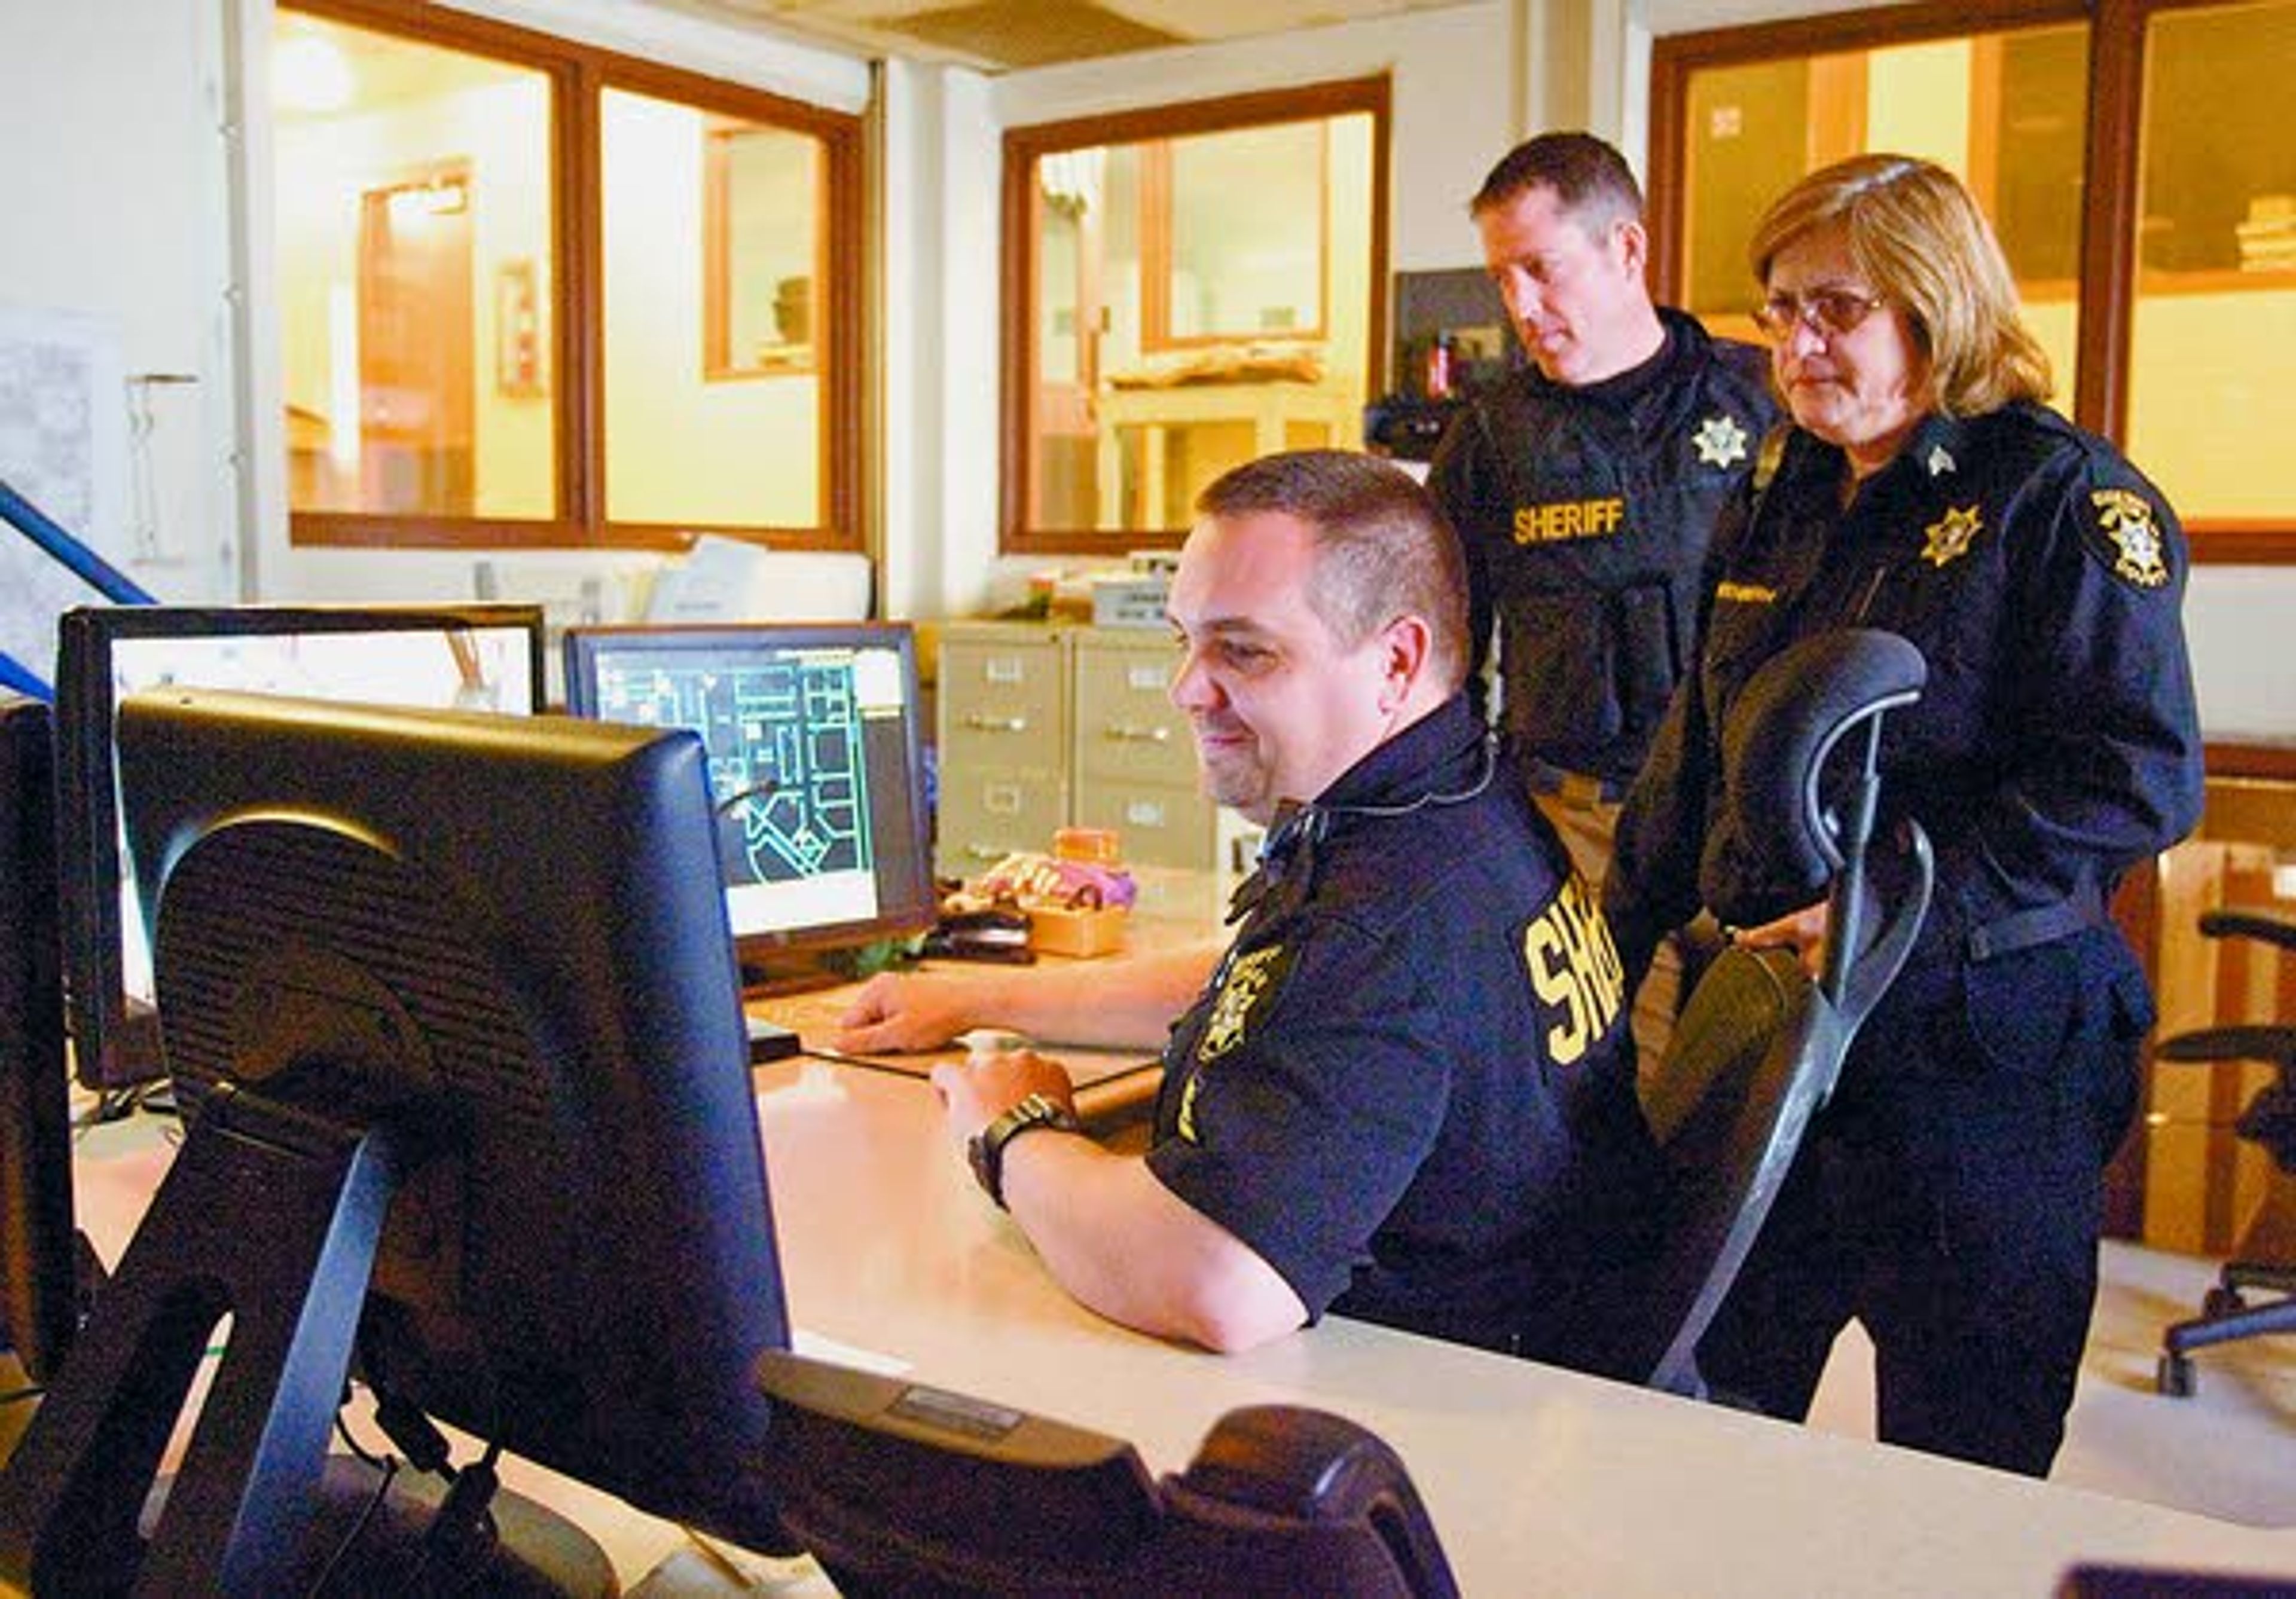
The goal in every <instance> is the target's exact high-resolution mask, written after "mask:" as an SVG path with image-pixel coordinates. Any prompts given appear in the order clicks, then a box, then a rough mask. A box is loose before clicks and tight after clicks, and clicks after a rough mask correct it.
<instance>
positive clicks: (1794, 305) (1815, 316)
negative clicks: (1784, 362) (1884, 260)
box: [1754, 289, 1888, 344]
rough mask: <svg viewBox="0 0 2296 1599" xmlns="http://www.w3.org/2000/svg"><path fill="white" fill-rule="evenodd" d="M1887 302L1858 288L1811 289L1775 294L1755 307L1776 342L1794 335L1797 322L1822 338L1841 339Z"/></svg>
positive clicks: (1758, 318) (1757, 317) (1756, 319)
mask: <svg viewBox="0 0 2296 1599" xmlns="http://www.w3.org/2000/svg"><path fill="white" fill-rule="evenodd" d="M1887 303H1888V302H1887V301H1885V300H1883V299H1882V297H1881V296H1880V295H1878V294H1862V293H1860V292H1858V291H1857V290H1855V289H1812V290H1811V291H1809V292H1808V293H1807V294H1786V293H1777V294H1773V295H1771V296H1770V297H1769V299H1766V300H1764V301H1763V302H1762V303H1761V304H1760V305H1759V306H1756V307H1754V321H1755V322H1756V323H1757V324H1759V325H1760V327H1761V330H1762V332H1764V333H1765V334H1767V336H1768V338H1769V339H1770V341H1771V342H1772V343H1774V344H1784V342H1785V341H1786V340H1789V339H1791V338H1792V337H1793V333H1794V329H1795V328H1796V327H1798V326H1800V327H1807V328H1808V329H1809V331H1810V332H1813V333H1816V335H1817V336H1818V337H1819V338H1821V339H1839V338H1841V337H1842V336H1843V335H1844V334H1847V333H1850V332H1856V331H1857V324H1859V323H1861V322H1864V321H1865V320H1866V317H1868V316H1872V315H1873V314H1874V312H1876V311H1878V310H1880V309H1881V308H1882V306H1883V305H1885V304H1887Z"/></svg>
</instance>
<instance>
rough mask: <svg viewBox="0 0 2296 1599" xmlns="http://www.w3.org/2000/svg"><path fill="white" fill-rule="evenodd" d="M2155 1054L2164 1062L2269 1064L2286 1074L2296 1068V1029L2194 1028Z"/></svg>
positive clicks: (2268, 1025) (2270, 1025) (2278, 1025)
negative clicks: (2261, 1062) (2252, 1062)
mask: <svg viewBox="0 0 2296 1599" xmlns="http://www.w3.org/2000/svg"><path fill="white" fill-rule="evenodd" d="M2153 1054H2155V1055H2157V1056H2158V1057H2159V1058H2160V1059H2161V1060H2164V1061H2269V1062H2276V1063H2277V1064H2278V1065H2279V1066H2280V1068H2281V1070H2287V1069H2288V1068H2289V1067H2291V1066H2296V1027H2291V1026H2289V1025H2287V1024H2286V1023H2283V1022H2257V1023H2253V1024H2251V1025H2248V1026H2235V1027H2202V1028H2194V1029H2193V1030H2192V1031H2190V1032H2185V1033H2177V1034H2176V1035H2175V1036H2174V1037H2168V1038H2163V1039H2161V1043H2160V1046H2159V1047H2158V1048H2157V1049H2155V1050H2154V1051H2153Z"/></svg>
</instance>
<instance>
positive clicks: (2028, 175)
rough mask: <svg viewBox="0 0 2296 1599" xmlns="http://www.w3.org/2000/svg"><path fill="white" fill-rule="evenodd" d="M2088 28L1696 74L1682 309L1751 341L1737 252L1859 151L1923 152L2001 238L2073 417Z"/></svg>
mask: <svg viewBox="0 0 2296 1599" xmlns="http://www.w3.org/2000/svg"><path fill="white" fill-rule="evenodd" d="M2086 95H2087V27H2086V26H2085V25H2083V24H2079V23H2073V24H2067V25H2061V26H2050V27H2042V28H2030V29H2013V30H2008V31H2004V32H1998V33H1985V34H1966V35H1961V36H1957V37H1947V38H1936V39H1925V40H1923V41H1920V42H1918V43H1914V44H1907V45H1890V46H1887V47H1878V48H1873V49H1848V50H1829V51H1822V52H1813V53H1805V54H1793V55H1784V56H1775V57H1768V58H1764V59H1756V60H1747V61H1720V62H1717V63H1715V64H1712V65H1702V66H1698V67H1694V68H1693V69H1692V70H1690V71H1689V72H1688V74H1687V77H1686V83H1685V116H1684V120H1683V134H1684V149H1683V154H1682V172H1683V176H1684V198H1683V214H1684V217H1685V228H1684V230H1683V234H1682V240H1681V247H1680V248H1681V258H1680V259H1681V267H1680V271H1681V275H1682V281H1683V282H1684V283H1686V285H1687V294H1686V296H1685V299H1686V302H1687V308H1688V309H1689V310H1691V311H1693V313H1695V314H1696V315H1697V316H1699V317H1700V318H1701V319H1702V320H1703V321H1704V322H1705V323H1706V324H1708V325H1709V326H1710V327H1711V328H1713V329H1714V330H1715V331H1716V332H1723V333H1727V334H1729V335H1731V336H1733V337H1736V338H1742V339H1748V340H1752V339H1754V338H1755V337H1756V334H1755V330H1754V325H1753V321H1752V317H1751V315H1750V313H1751V309H1752V307H1753V302H1754V300H1755V299H1756V297H1757V294H1758V287H1757V285H1756V284H1755V283H1754V281H1753V278H1752V276H1751V273H1750V271H1749V269H1748V266H1747V261H1746V247H1747V245H1748V243H1749V242H1750V241H1751V239H1752V237H1753V231H1754V225H1755V223H1756V222H1757V221H1758V220H1759V217H1760V216H1761V213H1762V210H1763V209H1764V208H1765V207H1766V206H1767V205H1768V203H1769V202H1770V201H1771V200H1773V199H1774V198H1775V197H1776V196H1777V195H1778V194H1779V193H1781V192H1783V191H1784V189H1785V188H1786V187H1787V186H1788V185H1789V184H1792V183H1793V181H1794V180H1795V179H1797V178H1799V177H1800V176H1803V175H1804V174H1806V173H1808V172H1812V171H1815V170H1816V168H1819V167H1822V166H1825V165H1826V164H1827V163H1829V162H1832V161H1836V160H1841V159H1842V158H1843V157H1845V156H1849V155H1856V154H1859V153H1861V152H1867V151H1896V152H1904V153H1907V154H1912V155H1919V156H1923V157H1926V158H1927V159H1929V160H1933V161H1935V162H1937V163H1938V164H1939V166H1942V167H1945V168H1948V169H1949V170H1951V171H1952V172H1954V173H1955V174H1956V175H1957V176H1960V177H1961V178H1962V180H1963V181H1964V183H1966V184H1969V185H1970V188H1971V189H1972V192H1973V193H1975V194H1976V195H1977V197H1978V200H1979V202H1980V204H1981V205H1983V206H1984V207H1985V209H1986V211H1987V213H1988V215H1989V217H1990V218H1991V219H1992V221H1993V224H1994V226H1995V228H1996V230H1997V232H1998V233H1999V234H2000V236H2001V241H2002V246H2003V249H2004V250H2005V251H2006V253H2007V255H2008V257H2009V264H2010V267H2011V269H2012V270H2013V272H2014V273H2015V274H2016V275H2017V279H2018V285H2019V290H2020V292H2021V295H2022V297H2023V299H2024V301H2025V308H2026V314H2027V316H2028V319H2029V320H2030V322H2031V324H2032V325H2033V328H2034V331H2035V332H2037V333H2038V334H2039V335H2040V337H2041V340H2042V343H2043V344H2044V345H2045V346H2046V348H2047V349H2048V352H2049V357H2050V360H2051V363H2052V365H2053V366H2054V370H2055V372H2056V374H2057V390H2058V392H2057V397H2056V398H2057V403H2058V404H2059V406H2062V407H2063V408H2065V409H2068V410H2070V408H2071V394H2072V376H2073V363H2074V359H2075V356H2076V343H2075V335H2076V331H2077V327H2078V323H2079V294H2078V266H2079V255H2080V193H2081V184H2082V160H2083V153H2082V140H2083V137H2084V135H2085V132H2086V128H2087V118H2086V116H2085V113H2084V111H2083V109H2082V107H2083V104H2084V102H2085V99H2086Z"/></svg>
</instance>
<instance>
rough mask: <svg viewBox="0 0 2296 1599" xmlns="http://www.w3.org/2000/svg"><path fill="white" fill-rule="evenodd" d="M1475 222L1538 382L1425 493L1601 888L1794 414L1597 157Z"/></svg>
mask: <svg viewBox="0 0 2296 1599" xmlns="http://www.w3.org/2000/svg"><path fill="white" fill-rule="evenodd" d="M1468 209H1469V211H1470V213H1471V214H1472V216H1473V217H1474V219H1475V225H1476V226H1477V227H1478V228H1479V229H1480V231H1481V234H1482V240H1483V258H1484V261H1485V264H1486V265H1487V266H1488V268H1489V271H1490V275H1491V280H1492V282H1493V283H1496V284H1497V286H1498V291H1499V296H1500V298H1501V299H1503V300H1504V301H1505V304H1506V309H1507V316H1508V318H1509V320H1510V321H1512V322H1513V324H1514V330H1515V333H1516V336H1517V337H1519V338H1520V339H1521V340H1522V348H1523V349H1524V351H1525V352H1526V353H1527V354H1529V357H1530V360H1531V365H1530V367H1529V368H1528V369H1527V370H1525V371H1523V372H1521V373H1518V374H1517V375H1516V376H1514V377H1513V378H1512V379H1510V380H1509V381H1507V382H1506V383H1505V385H1504V386H1502V387H1500V388H1498V389H1495V390H1493V391H1491V392H1489V393H1487V394H1485V395H1483V396H1481V397H1480V398H1477V399H1476V400H1475V401H1474V402H1473V403H1472V405H1471V406H1470V407H1469V408H1468V409H1467V411H1466V412H1465V413H1464V414H1462V415H1461V416H1460V417H1459V418H1458V420H1457V421H1456V422H1453V423H1452V425H1451V428H1450V430H1449V431H1448V432H1447V433H1446V434H1445V435H1444V439H1443V442H1442V444H1441V446H1440V447H1439V448H1438V449H1437V451H1436V454H1435V462H1434V466H1433V468H1432V470H1431V473H1430V476H1429V479H1428V487H1429V488H1431V489H1432V490H1433V491H1434V494H1435V497H1436V499H1437V500H1438V501H1439V503H1440V504H1441V505H1442V506H1443V509H1444V511H1445V512H1446V513H1447V515H1448V516H1449V517H1450V520H1451V522H1452V524H1453V526H1455V527H1456V528H1457V529H1458V530H1459V534H1460V537H1462V538H1463V539H1464V541H1465V543H1466V549H1467V561H1468V575H1469V584H1470V594H1471V599H1472V604H1471V616H1470V624H1469V625H1470V627H1471V630H1472V635H1473V638H1474V642H1475V650H1476V659H1477V663H1478V666H1479V667H1480V664H1481V663H1482V661H1483V660H1484V659H1485V657H1486V655H1487V654H1488V652H1489V650H1490V647H1491V644H1492V642H1493V637H1494V622H1496V639H1497V701H1498V704H1497V717H1498V720H1499V722H1500V725H1501V726H1503V727H1504V728H1505V731H1506V733H1507V734H1508V738H1509V741H1510V742H1511V744H1512V746H1513V750H1514V753H1515V756H1516V758H1517V759H1518V761H1519V762H1520V763H1521V771H1522V775H1523V779H1524V781H1525V782H1526V783H1528V784H1529V788H1530V790H1531V791H1532V793H1533V794H1534V795H1535V796H1536V797H1537V799H1538V803H1539V806H1540V808H1542V809H1543V810H1545V811H1546V815H1547V817H1548V819H1549V820H1550V821H1552V822H1553V823H1554V826H1555V830H1556V831H1557V832H1560V833H1561V834H1562V838H1563V841H1564V842H1565V843H1566V844H1567V845H1568V846H1569V847H1570V855H1571V859H1572V861H1573V862H1574V863H1575V864H1576V865H1577V866H1578V868H1579V871H1580V872H1581V873H1584V874H1585V876H1586V877H1587V881H1588V882H1589V884H1590V885H1592V886H1594V887H1595V888H1596V889H1599V888H1600V887H1601V886H1602V882H1603V877H1604V876H1605V875H1606V874H1607V873H1608V870H1609V866H1610V860H1611V838H1612V834H1613V832H1615V830H1616V828H1617V825H1618V815H1619V802H1620V800H1621V799H1624V798H1625V795H1626V791H1627V787H1628V784H1629V783H1632V782H1633V781H1634V778H1635V775H1636V773H1638V772H1639V771H1640V770H1641V769H1642V765H1643V760H1644V757H1645V756H1646V755H1648V754H1649V752H1650V746H1651V739H1652V735H1653V734H1655V733H1656V732H1657V731H1658V725H1659V720H1660V717H1661V716H1662V715H1663V714H1664V713H1665V710H1666V705H1667V701H1668V700H1669V698H1671V697H1672V695H1673V693H1674V686H1675V684H1676V683H1677V681H1678V680H1679V679H1680V678H1681V676H1683V673H1684V670H1685V666H1686V664H1687V662H1688V660H1689V654H1690V647H1691V637H1692V633H1693V628H1694V627H1695V625H1696V622H1697V614H1698V596H1699V574H1700V569H1701V566H1702V562H1703V561H1704V557H1705V553H1706V541H1707V537H1708V535H1709V534H1710V531H1711V530H1712V529H1713V526H1714V522H1715V518H1716V516H1717V514H1718V512H1720V510H1721V507H1722V505H1723V504H1724V503H1725V502H1726V501H1727V500H1728V499H1729V498H1730V496H1731V495H1732V494H1733V493H1734V491H1735V490H1736V489H1737V488H1738V486H1739V485H1740V484H1741V483H1743V481H1744V480H1745V479H1746V478H1747V476H1748V475H1749V474H1750V473H1751V471H1752V470H1753V464H1754V459H1755V456H1756V454H1757V452H1758V451H1759V448H1760V446H1761V441H1762V439H1763V437H1764V435H1765V434H1767V432H1768V431H1769V430H1770V428H1771V426H1772V424H1773V423H1775V422H1776V421H1777V420H1778V416H1779V411H1778V407H1777V404H1776V402H1775V400H1774V399H1773V398H1771V394H1770V389H1769V378H1768V363H1767V356H1766V355H1765V353H1764V352H1763V351H1762V350H1760V349H1759V348H1755V347H1754V346H1752V345H1747V344H1738V343H1734V342H1730V341H1726V340H1714V339H1710V338H1709V337H1708V336H1707V334H1706V332H1705V330H1704V329H1702V328H1701V327H1700V326H1699V324H1697V323H1696V322H1695V321H1693V319H1692V318H1691V317H1690V316H1686V315H1685V314H1684V313H1682V312H1680V311H1676V310H1672V309H1668V308H1662V307H1658V306H1655V305H1653V304H1652V301H1651V297H1650V289H1649V285H1648V283H1646V282H1645V280H1644V267H1645V266H1647V264H1648V258H1649V255H1650V238H1649V235H1648V234H1645V233H1644V230H1643V223H1642V192H1641V190H1640V189H1639V188H1638V187H1637V186H1636V183H1635V177H1634V174H1633V173H1632V172H1631V171H1629V170H1628V167H1627V163H1626V161H1625V160H1624V159H1623V158H1621V157H1620V154H1619V152H1617V151H1616V150H1613V149H1612V148H1611V146H1610V145H1608V144H1606V143H1603V141H1602V140H1600V139H1597V138H1595V137H1594V136H1593V135H1590V134H1583V133H1550V134H1541V135H1538V137H1537V138H1534V139H1531V140H1529V141H1528V142H1526V143H1522V144H1519V145H1517V146H1516V147H1515V148H1514V149H1513V150H1512V151H1509V152H1507V154H1506V156H1505V158H1504V159H1503V160H1500V162H1499V163H1498V165H1497V166H1496V167H1494V168H1491V171H1490V175H1489V176H1488V177H1486V178H1485V179H1484V180H1483V186H1482V187H1481V189H1480V190H1479V191H1477V193H1476V194H1475V197H1474V199H1473V201H1472V202H1471V203H1470V205H1469V207H1468ZM1680 980H1681V972H1680V966H1679V963H1678V961H1677V960H1674V959H1671V958H1670V957H1669V952H1665V951H1661V954H1660V955H1659V957H1658V960H1657V961H1656V962H1655V963H1654V965H1653V971H1652V980H1651V981H1650V982H1649V983H1648V984H1646V985H1645V986H1644V990H1643V992H1642V994H1641V995H1640V996H1638V997H1637V999H1636V1005H1635V1019H1634V1029H1635V1039H1636V1046H1637V1048H1638V1050H1639V1052H1640V1053H1641V1055H1642V1057H1643V1060H1644V1063H1645V1067H1646V1068H1647V1067H1648V1066H1650V1065H1654V1064H1655V1063H1656V1062H1658V1060H1660V1059H1661V1057H1662V1056H1663V1054H1664V1052H1665V1047H1666V1039H1667V1037H1668V1036H1669V1034H1670V1033H1671V1031H1672V1026H1673V1015H1674V1007H1675V1005H1676V1002H1677V998H1678V994H1679V988H1680Z"/></svg>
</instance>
